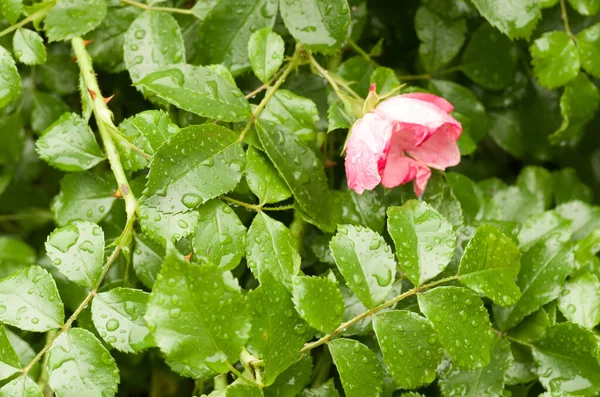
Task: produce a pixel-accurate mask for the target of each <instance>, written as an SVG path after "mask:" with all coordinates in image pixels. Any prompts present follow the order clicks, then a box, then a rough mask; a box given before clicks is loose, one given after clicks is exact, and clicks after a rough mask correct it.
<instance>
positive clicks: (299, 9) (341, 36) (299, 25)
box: [279, 0, 350, 54]
mask: <svg viewBox="0 0 600 397" xmlns="http://www.w3.org/2000/svg"><path fill="white" fill-rule="evenodd" d="M279 8H280V10H279V11H280V12H281V17H282V18H283V22H284V23H285V26H286V27H287V28H288V30H289V31H290V33H291V34H292V36H293V37H294V38H295V39H296V40H297V41H298V42H300V43H302V44H304V45H306V46H307V47H308V48H310V49H311V50H313V51H317V52H321V53H324V54H331V53H333V52H334V51H335V50H339V49H340V48H341V46H342V44H343V43H344V40H345V38H346V35H347V34H348V28H349V27H350V9H349V7H348V3H347V2H346V0H309V1H305V2H297V1H294V0H282V1H281V2H280V3H279Z"/></svg>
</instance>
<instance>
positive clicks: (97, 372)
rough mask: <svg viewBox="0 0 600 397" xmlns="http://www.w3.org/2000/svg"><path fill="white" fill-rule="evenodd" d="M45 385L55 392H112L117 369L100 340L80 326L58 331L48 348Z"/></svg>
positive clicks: (86, 393)
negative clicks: (46, 383)
mask: <svg viewBox="0 0 600 397" xmlns="http://www.w3.org/2000/svg"><path fill="white" fill-rule="evenodd" d="M48 372H49V382H48V383H49V385H50V387H51V388H52V390H54V392H56V394H57V395H61V396H68V395H73V394H76V395H90V394H91V395H104V396H114V395H115V394H116V392H117V387H118V385H119V370H118V368H117V364H116V363H115V360H114V358H112V356H111V355H110V353H109V352H108V351H107V350H106V349H105V348H104V346H103V345H102V343H100V341H99V340H98V339H96V337H95V336H94V335H93V334H92V333H91V332H89V331H87V330H85V329H83V328H71V329H69V330H68V331H65V332H63V333H61V334H60V335H59V336H58V338H57V339H56V340H55V341H54V343H53V344H52V347H50V349H49V350H48Z"/></svg>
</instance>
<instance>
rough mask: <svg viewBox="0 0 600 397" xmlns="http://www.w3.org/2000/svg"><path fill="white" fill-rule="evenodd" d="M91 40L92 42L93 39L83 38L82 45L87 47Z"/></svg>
mask: <svg viewBox="0 0 600 397" xmlns="http://www.w3.org/2000/svg"><path fill="white" fill-rule="evenodd" d="M93 42H94V40H83V45H84V46H86V47H87V46H88V45H89V44H91V43H93Z"/></svg>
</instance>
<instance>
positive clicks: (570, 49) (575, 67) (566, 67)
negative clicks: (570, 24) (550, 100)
mask: <svg viewBox="0 0 600 397" xmlns="http://www.w3.org/2000/svg"><path fill="white" fill-rule="evenodd" d="M529 51H530V52H531V56H532V58H533V60H532V64H533V71H534V73H535V76H536V77H537V78H538V80H539V82H540V84H541V85H542V86H544V87H546V88H550V89H552V88H557V87H560V86H561V85H565V84H566V83H568V82H569V81H571V80H573V79H574V78H575V77H576V76H577V74H578V73H579V67H580V64H579V54H578V52H577V46H576V45H575V41H574V40H572V39H571V38H570V37H569V36H568V35H567V34H566V33H565V32H559V31H554V32H549V33H544V34H543V35H542V36H541V37H540V38H538V39H536V40H535V41H534V42H533V45H532V46H531V47H530V48H529Z"/></svg>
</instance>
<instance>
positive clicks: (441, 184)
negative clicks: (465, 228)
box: [422, 173, 465, 229]
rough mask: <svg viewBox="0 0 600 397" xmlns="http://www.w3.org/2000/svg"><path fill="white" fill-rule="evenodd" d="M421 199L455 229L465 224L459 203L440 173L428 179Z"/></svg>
mask: <svg viewBox="0 0 600 397" xmlns="http://www.w3.org/2000/svg"><path fill="white" fill-rule="evenodd" d="M422 199H423V200H424V201H426V202H427V203H428V204H430V205H431V206H432V207H433V208H434V209H436V210H437V211H438V212H439V213H440V215H442V216H443V217H444V218H446V219H447V220H448V222H449V223H450V224H451V225H452V226H453V227H454V228H455V229H456V228H459V227H461V226H462V225H463V224H464V223H465V222H464V217H463V213H462V207H461V205H460V201H458V199H457V198H456V196H455V194H454V190H453V189H452V187H450V185H448V184H447V183H446V181H445V180H444V178H443V177H442V174H441V173H435V174H433V175H432V176H431V178H429V181H428V182H427V190H426V191H425V193H424V194H423V196H422Z"/></svg>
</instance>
